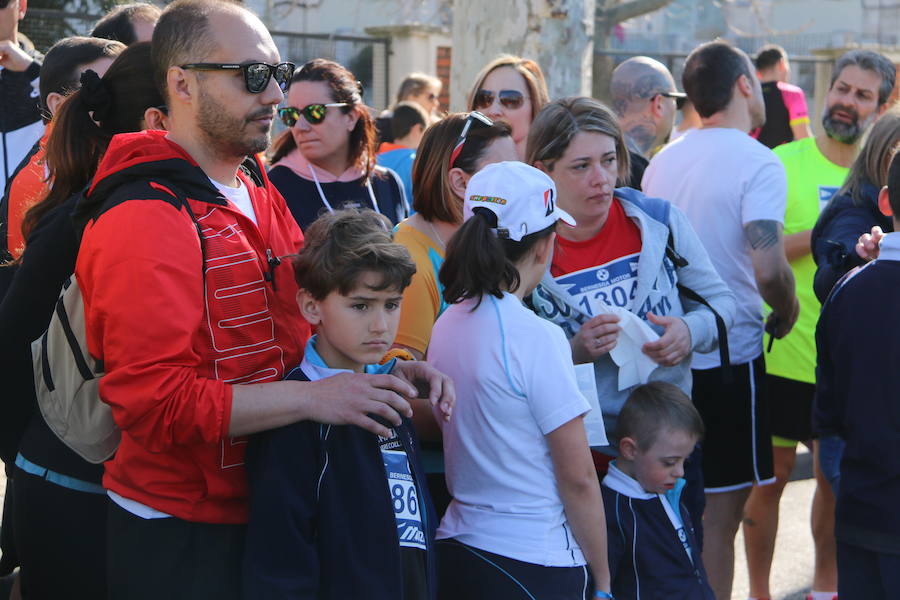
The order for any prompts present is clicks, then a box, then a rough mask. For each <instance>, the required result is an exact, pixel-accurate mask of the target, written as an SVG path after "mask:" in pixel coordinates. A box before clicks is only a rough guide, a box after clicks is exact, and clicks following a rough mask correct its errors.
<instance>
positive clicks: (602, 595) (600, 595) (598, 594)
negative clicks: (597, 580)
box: [594, 590, 616, 600]
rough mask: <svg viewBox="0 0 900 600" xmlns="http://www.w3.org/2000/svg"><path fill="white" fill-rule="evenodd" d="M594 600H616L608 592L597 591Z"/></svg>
mask: <svg viewBox="0 0 900 600" xmlns="http://www.w3.org/2000/svg"><path fill="white" fill-rule="evenodd" d="M594 598H607V599H608V600H616V599H615V598H613V595H612V594H610V593H609V592H602V591H600V590H597V592H596V593H595V594H594Z"/></svg>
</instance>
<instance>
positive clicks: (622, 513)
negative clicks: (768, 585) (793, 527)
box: [602, 382, 715, 600]
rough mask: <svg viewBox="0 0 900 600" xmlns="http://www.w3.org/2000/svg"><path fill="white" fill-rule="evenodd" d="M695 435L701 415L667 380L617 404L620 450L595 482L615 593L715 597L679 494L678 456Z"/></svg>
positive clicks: (685, 599)
mask: <svg viewBox="0 0 900 600" xmlns="http://www.w3.org/2000/svg"><path fill="white" fill-rule="evenodd" d="M702 436H703V421H702V419H701V418H700V415H699V414H698V413H697V410H696V409H695V408H694V406H693V404H691V400H690V398H688V397H687V395H685V393H684V392H682V391H681V390H680V389H679V388H677V387H676V386H674V385H672V384H669V383H662V382H654V383H648V384H646V385H642V386H640V387H637V388H635V390H634V391H633V392H632V393H631V396H629V398H628V400H627V401H626V402H625V405H624V406H623V407H622V412H621V413H620V414H619V421H618V423H617V427H616V434H615V440H616V441H617V442H618V448H619V457H618V458H617V459H616V460H614V461H613V462H612V463H610V466H609V472H608V474H607V475H606V477H604V478H603V486H602V492H603V505H604V507H605V508H606V530H607V543H608V546H609V572H610V577H611V578H612V592H613V595H614V596H615V597H616V598H643V599H646V600H654V599H659V600H662V599H666V600H672V599H679V600H715V595H714V594H713V591H712V588H710V587H709V582H708V581H707V578H706V571H705V569H704V568H703V561H702V559H701V556H700V552H699V551H697V550H696V548H697V547H698V546H697V540H696V537H695V535H694V528H693V526H692V525H691V521H690V516H689V515H688V512H687V509H685V507H684V504H683V503H682V502H681V491H682V490H683V489H684V483H685V482H684V479H683V476H684V461H685V459H687V457H688V456H689V455H690V454H691V451H693V449H694V445H695V444H696V443H697V441H698V440H699V439H700V438H701V437H702Z"/></svg>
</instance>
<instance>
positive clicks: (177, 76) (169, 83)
mask: <svg viewBox="0 0 900 600" xmlns="http://www.w3.org/2000/svg"><path fill="white" fill-rule="evenodd" d="M166 87H167V90H168V92H169V94H168V97H169V103H170V105H171V104H172V103H173V102H172V101H173V100H175V99H176V98H177V99H178V100H181V101H182V102H190V101H191V100H192V97H193V94H194V91H193V89H191V85H190V81H189V80H188V76H187V71H185V70H184V69H182V68H181V67H176V66H174V65H173V66H171V67H169V70H168V71H167V72H166ZM164 96H165V95H164Z"/></svg>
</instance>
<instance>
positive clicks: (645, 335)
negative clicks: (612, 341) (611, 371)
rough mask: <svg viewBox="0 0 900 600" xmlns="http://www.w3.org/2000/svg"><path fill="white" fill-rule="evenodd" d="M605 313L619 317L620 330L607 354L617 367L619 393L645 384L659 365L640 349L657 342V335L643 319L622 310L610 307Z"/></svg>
mask: <svg viewBox="0 0 900 600" xmlns="http://www.w3.org/2000/svg"><path fill="white" fill-rule="evenodd" d="M607 312H609V313H611V314H614V315H616V316H617V317H619V327H620V328H621V331H620V332H619V340H618V342H617V343H616V347H615V348H613V349H612V350H610V352H609V357H610V358H612V360H613V362H614V363H616V365H617V366H618V367H619V391H620V392H621V391H622V390H624V389H627V388H630V387H632V386H635V385H639V384H642V383H647V381H648V380H649V379H650V374H651V373H652V372H653V371H654V370H655V369H656V367H658V366H659V365H657V364H656V363H655V362H654V361H653V360H652V359H651V358H650V357H649V356H647V355H646V354H644V353H643V352H642V351H641V348H642V347H643V346H644V344H646V343H647V342H652V341H654V340H658V339H659V334H658V333H656V332H655V331H653V330H652V329H651V328H650V326H649V325H647V323H645V322H644V321H643V319H641V318H640V317H638V316H637V315H635V314H634V313H632V312H629V311H627V310H625V309H624V308H619V307H617V306H610V307H608V310H607Z"/></svg>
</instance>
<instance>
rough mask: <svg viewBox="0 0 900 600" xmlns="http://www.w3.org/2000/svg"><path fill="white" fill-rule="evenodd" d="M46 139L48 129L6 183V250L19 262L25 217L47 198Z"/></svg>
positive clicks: (23, 241) (23, 239)
mask: <svg viewBox="0 0 900 600" xmlns="http://www.w3.org/2000/svg"><path fill="white" fill-rule="evenodd" d="M49 135H50V126H49V125H48V126H47V129H46V131H45V132H44V137H42V138H41V140H40V141H39V142H38V143H36V144H35V145H34V147H33V148H32V149H31V152H29V153H28V154H27V155H26V156H25V158H24V159H23V160H22V162H21V163H20V164H19V167H18V168H17V169H16V172H15V173H14V174H13V177H12V179H11V180H10V182H9V187H8V189H7V196H8V202H9V203H8V204H7V209H6V210H7V215H6V218H7V230H6V247H7V248H8V249H9V253H10V254H12V257H13V258H19V257H20V256H22V251H23V250H25V238H24V237H22V221H23V219H24V218H25V213H26V212H27V211H28V209H29V208H31V207H32V206H34V205H35V204H36V203H37V202H39V201H40V200H42V199H43V198H44V196H46V195H47V181H46V179H47V172H46V169H45V168H44V147H45V146H46V145H47V137H48V136H49Z"/></svg>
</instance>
